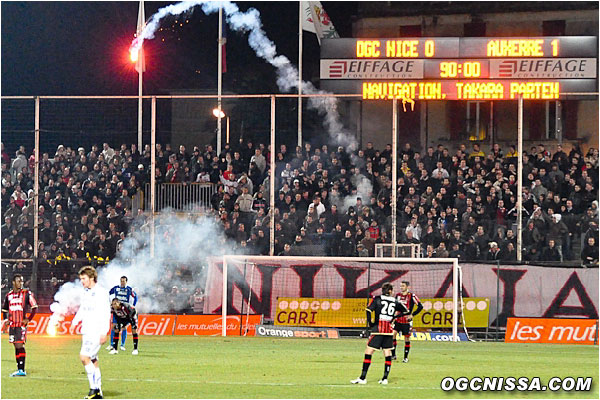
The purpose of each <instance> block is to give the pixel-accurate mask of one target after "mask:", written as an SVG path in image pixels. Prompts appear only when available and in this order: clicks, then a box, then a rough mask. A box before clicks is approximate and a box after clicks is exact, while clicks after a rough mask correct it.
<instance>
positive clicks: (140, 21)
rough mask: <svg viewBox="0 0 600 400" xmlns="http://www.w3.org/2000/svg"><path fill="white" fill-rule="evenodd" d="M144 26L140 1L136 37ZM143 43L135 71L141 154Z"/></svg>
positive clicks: (142, 3) (142, 8) (140, 148)
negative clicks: (136, 73)
mask: <svg viewBox="0 0 600 400" xmlns="http://www.w3.org/2000/svg"><path fill="white" fill-rule="evenodd" d="M145 26H146V15H145V13H144V0H140V8H139V10H138V21H137V35H138V36H139V35H140V34H141V33H142V31H143V30H144V27H145ZM143 51H144V50H143V43H142V47H140V49H139V50H138V62H137V63H136V69H137V71H138V94H139V99H138V152H139V153H140V154H142V128H143V119H142V111H143V107H142V104H143V100H142V94H143V91H142V82H143V77H142V76H143V74H144V68H145V66H146V65H145V60H144V54H143Z"/></svg>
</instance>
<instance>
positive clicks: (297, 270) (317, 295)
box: [204, 255, 464, 340]
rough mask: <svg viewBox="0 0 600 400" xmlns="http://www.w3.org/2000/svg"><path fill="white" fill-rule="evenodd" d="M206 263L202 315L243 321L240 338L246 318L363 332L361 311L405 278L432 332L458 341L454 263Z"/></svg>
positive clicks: (233, 259)
mask: <svg viewBox="0 0 600 400" xmlns="http://www.w3.org/2000/svg"><path fill="white" fill-rule="evenodd" d="M208 264H209V265H208V271H207V278H206V295H207V297H206V301H205V303H204V313H205V314H219V313H220V314H222V320H223V321H227V318H228V316H232V315H237V316H242V318H240V320H241V321H242V324H244V323H245V324H246V326H242V327H241V329H240V330H241V334H244V333H247V332H248V331H249V329H248V326H247V325H248V324H252V323H253V322H252V321H253V320H252V318H251V317H252V316H260V317H261V319H262V320H263V321H267V322H271V323H273V324H274V325H288V326H290V325H291V326H303V327H311V326H312V327H342V328H351V327H354V328H364V327H365V324H366V317H365V312H364V310H365V307H366V305H367V304H368V302H369V299H370V298H371V297H372V296H376V295H379V294H381V286H382V285H383V284H384V283H386V282H389V283H391V284H392V285H393V286H394V293H398V292H399V291H400V283H401V282H402V281H408V282H409V283H410V291H411V292H413V293H415V294H416V295H417V296H418V297H419V298H420V299H421V302H422V303H423V305H424V310H423V311H422V312H421V314H422V315H421V314H420V315H421V317H420V319H425V318H429V320H435V319H437V320H438V321H434V322H438V323H439V324H438V325H437V326H441V327H442V328H441V329H436V330H450V329H451V330H452V338H453V340H458V327H459V326H460V325H461V321H460V317H461V313H460V310H461V309H462V301H461V299H460V290H459V286H460V285H458V284H456V285H455V284H454V283H455V282H458V281H459V266H458V260H457V259H452V258H448V259H441V258H438V259H411V258H366V257H365V258H336V257H269V256H240V255H226V256H223V257H216V258H211V259H209V263H208ZM436 315H437V317H436ZM246 316H247V317H246ZM427 316H429V317H427ZM244 317H246V318H244ZM244 321H245V322H244ZM414 323H415V325H416V326H414V327H415V328H419V324H418V321H415V322H414ZM462 325H463V327H464V324H462ZM222 335H223V336H226V335H227V329H226V327H225V324H223V328H222Z"/></svg>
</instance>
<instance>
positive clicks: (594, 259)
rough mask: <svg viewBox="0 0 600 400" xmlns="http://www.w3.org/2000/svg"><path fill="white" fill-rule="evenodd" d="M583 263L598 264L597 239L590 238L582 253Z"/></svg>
mask: <svg viewBox="0 0 600 400" xmlns="http://www.w3.org/2000/svg"><path fill="white" fill-rule="evenodd" d="M581 261H582V262H583V264H584V265H597V264H598V245H597V244H596V238H594V237H592V236H590V237H589V238H588V239H587V242H586V244H585V246H584V247H583V250H582V251H581Z"/></svg>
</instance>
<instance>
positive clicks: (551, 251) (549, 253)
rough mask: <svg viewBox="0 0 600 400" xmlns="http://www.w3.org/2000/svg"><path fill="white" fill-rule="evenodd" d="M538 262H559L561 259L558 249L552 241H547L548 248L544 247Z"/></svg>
mask: <svg viewBox="0 0 600 400" xmlns="http://www.w3.org/2000/svg"><path fill="white" fill-rule="evenodd" d="M540 261H554V262H560V261H562V260H561V257H560V253H559V251H558V249H557V248H556V246H555V243H554V240H552V239H550V240H548V246H546V247H544V249H543V250H542V255H541V257H540Z"/></svg>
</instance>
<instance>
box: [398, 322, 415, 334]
mask: <svg viewBox="0 0 600 400" xmlns="http://www.w3.org/2000/svg"><path fill="white" fill-rule="evenodd" d="M394 330H395V331H396V332H399V333H401V334H402V335H403V336H410V332H411V331H412V321H411V322H410V323H408V324H401V323H399V322H395V323H394Z"/></svg>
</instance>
